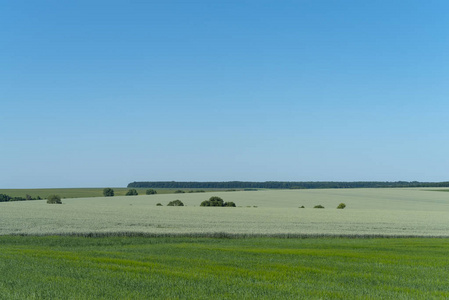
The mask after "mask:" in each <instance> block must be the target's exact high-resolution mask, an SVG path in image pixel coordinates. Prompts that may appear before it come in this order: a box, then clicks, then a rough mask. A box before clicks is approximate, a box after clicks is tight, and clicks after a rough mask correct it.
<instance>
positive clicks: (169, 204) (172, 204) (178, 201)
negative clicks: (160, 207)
mask: <svg viewBox="0 0 449 300" xmlns="http://www.w3.org/2000/svg"><path fill="white" fill-rule="evenodd" d="M167 206H184V203H182V202H181V200H174V201H170V202H169V203H168V204H167Z"/></svg>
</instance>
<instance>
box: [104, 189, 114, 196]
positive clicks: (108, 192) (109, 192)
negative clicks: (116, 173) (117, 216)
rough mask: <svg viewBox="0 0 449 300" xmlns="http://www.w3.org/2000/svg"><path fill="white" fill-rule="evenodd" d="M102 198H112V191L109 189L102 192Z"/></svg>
mask: <svg viewBox="0 0 449 300" xmlns="http://www.w3.org/2000/svg"><path fill="white" fill-rule="evenodd" d="M103 196H105V197H113V196H114V190H113V189H111V188H105V189H104V190H103Z"/></svg>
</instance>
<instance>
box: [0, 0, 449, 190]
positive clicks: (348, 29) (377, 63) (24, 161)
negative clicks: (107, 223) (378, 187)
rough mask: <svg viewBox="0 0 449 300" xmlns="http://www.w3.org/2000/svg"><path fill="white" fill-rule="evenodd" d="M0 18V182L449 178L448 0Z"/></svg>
mask: <svg viewBox="0 0 449 300" xmlns="http://www.w3.org/2000/svg"><path fill="white" fill-rule="evenodd" d="M0 28H1V31H0V104H1V105H0V188H37V187H104V186H112V187H115V186H126V184H128V183H129V182H132V181H155V180H177V181H228V180H242V181H268V180H273V181H359V180H360V181H371V180H379V181H397V180H418V181H448V180H449V159H448V157H449V156H448V153H449V151H448V150H449V134H448V133H449V131H448V129H449V122H448V120H449V1H446V0H441V1H432V0H429V1H422V0H420V1H413V0H408V1H391V0H385V1H359V0H357V1H344V0H343V1H333V0H329V1H320V0H304V1H301V0H297V1H275V0H272V1H264V0H255V1H245V0H240V1H233V0H226V1H211V0H203V1H167V0H164V1H162V0H161V1H110V0H108V1H92V0H89V1H59V0H58V1H57V0H54V1H6V0H5V1H3V0H0Z"/></svg>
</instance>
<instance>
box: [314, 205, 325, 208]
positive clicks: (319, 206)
mask: <svg viewBox="0 0 449 300" xmlns="http://www.w3.org/2000/svg"><path fill="white" fill-rule="evenodd" d="M313 208H324V206H322V205H315V206H314V207H313Z"/></svg>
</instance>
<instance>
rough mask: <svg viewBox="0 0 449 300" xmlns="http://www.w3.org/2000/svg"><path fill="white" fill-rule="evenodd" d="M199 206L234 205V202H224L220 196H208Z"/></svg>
mask: <svg viewBox="0 0 449 300" xmlns="http://www.w3.org/2000/svg"><path fill="white" fill-rule="evenodd" d="M200 206H217V207H235V203H234V202H224V201H223V199H221V198H220V197H216V196H213V197H210V198H209V200H204V201H203V202H201V204H200Z"/></svg>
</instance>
